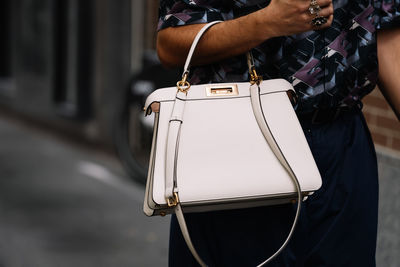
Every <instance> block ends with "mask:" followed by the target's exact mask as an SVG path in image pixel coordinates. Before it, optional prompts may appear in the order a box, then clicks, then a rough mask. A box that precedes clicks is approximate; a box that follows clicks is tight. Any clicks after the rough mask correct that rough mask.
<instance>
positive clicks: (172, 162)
mask: <svg viewBox="0 0 400 267" xmlns="http://www.w3.org/2000/svg"><path fill="white" fill-rule="evenodd" d="M219 22H220V21H215V22H211V23H208V24H206V25H205V26H204V27H203V28H202V29H201V30H200V31H199V33H198V34H197V35H196V37H195V39H194V41H193V44H192V46H191V48H190V50H189V54H188V57H187V59H186V63H185V67H184V71H183V74H182V82H183V83H185V82H186V78H187V75H188V73H189V66H190V61H191V58H192V56H193V53H194V50H195V48H196V46H197V43H198V41H199V40H200V38H201V36H202V35H203V34H204V32H205V31H206V30H207V29H208V28H210V27H211V26H213V25H215V24H217V23H219ZM247 57H248V64H249V71H250V76H251V75H252V71H253V70H254V62H253V60H252V58H251V54H250V53H248V56H247ZM253 74H255V75H256V76H255V79H253V77H250V78H251V81H250V83H251V86H250V97H251V105H252V108H253V112H254V116H255V118H256V120H257V123H258V126H259V128H260V130H261V131H262V133H263V135H264V137H265V139H266V141H267V143H268V144H269V146H270V147H271V150H272V151H273V152H274V154H275V156H276V157H277V159H278V160H279V161H280V163H281V164H282V166H283V167H284V168H285V169H286V171H287V172H288V174H289V176H290V177H291V179H292V180H293V183H294V184H295V187H296V191H297V210H296V215H295V218H294V220H293V224H292V227H291V230H290V232H289V234H288V236H287V238H286V240H285V241H284V242H283V244H282V245H281V247H280V248H279V249H278V250H277V251H276V252H275V253H274V254H273V255H272V256H270V257H269V258H268V259H266V260H265V261H264V262H262V263H261V264H259V265H258V266H257V267H261V266H264V265H265V264H267V263H269V262H270V261H272V260H273V259H274V258H275V257H276V256H278V255H279V254H280V253H281V252H282V250H283V249H284V248H285V247H286V245H287V244H288V243H289V240H290V239H291V237H292V235H293V232H294V229H295V227H296V224H297V221H298V218H299V214H300V209H301V200H302V195H301V188H300V184H299V181H298V180H297V177H296V175H295V173H294V172H293V170H292V169H291V167H290V165H289V163H288V161H287V160H286V158H285V156H284V154H283V153H282V150H281V149H280V148H279V145H278V144H277V142H276V140H275V138H274V136H273V134H272V132H271V130H270V128H269V126H268V122H267V120H266V118H265V116H264V115H263V112H262V107H261V100H260V87H259V84H260V82H261V80H260V78H259V77H258V76H257V74H256V73H255V71H254V72H253ZM189 86H190V85H189ZM178 88H179V82H178ZM185 99H186V93H185V92H184V91H181V90H178V92H177V97H176V99H175V104H174V108H173V111H172V116H171V119H170V122H169V128H168V137H167V152H166V153H167V155H166V166H165V186H166V188H165V189H166V191H165V197H166V199H167V203H168V205H169V206H171V207H174V212H175V214H176V217H177V220H178V223H179V227H180V228H181V232H182V235H183V237H184V239H185V242H186V244H187V245H188V248H189V250H190V251H191V253H192V254H193V256H194V258H195V259H196V260H197V262H198V263H199V264H200V265H201V266H202V267H207V265H206V264H205V262H204V261H203V260H202V259H201V257H200V256H199V254H198V253H197V251H196V249H195V247H194V245H193V243H192V241H191V238H190V235H189V231H188V228H187V225H186V220H185V217H184V214H183V211H182V207H181V204H180V202H179V189H178V188H177V187H176V173H175V167H176V156H177V151H178V142H177V140H178V139H179V135H180V127H181V124H182V122H183V112H184V107H185V101H184V100H185Z"/></svg>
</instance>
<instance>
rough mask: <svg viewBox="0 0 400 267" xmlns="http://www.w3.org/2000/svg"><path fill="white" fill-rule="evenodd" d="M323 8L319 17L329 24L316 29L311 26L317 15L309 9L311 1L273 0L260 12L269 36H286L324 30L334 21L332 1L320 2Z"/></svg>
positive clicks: (321, 0) (322, 0) (319, 0)
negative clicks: (312, 13) (325, 19)
mask: <svg viewBox="0 0 400 267" xmlns="http://www.w3.org/2000/svg"><path fill="white" fill-rule="evenodd" d="M317 2H318V5H319V6H320V7H321V11H319V16H322V17H325V18H327V20H328V21H327V23H325V24H323V25H322V26H319V27H316V26H313V25H312V24H311V21H312V19H313V18H314V17H315V15H311V14H310V11H309V10H308V8H309V7H310V0H301V1H299V0H272V1H271V3H270V4H269V5H268V6H267V7H266V8H264V9H262V10H260V11H259V12H260V13H261V14H262V15H261V16H262V17H264V20H265V27H266V28H267V27H268V34H269V36H272V37H276V36H286V35H293V34H298V33H302V32H307V31H312V30H318V29H324V28H327V27H329V26H330V25H331V24H332V21H333V4H332V0H318V1H317Z"/></svg>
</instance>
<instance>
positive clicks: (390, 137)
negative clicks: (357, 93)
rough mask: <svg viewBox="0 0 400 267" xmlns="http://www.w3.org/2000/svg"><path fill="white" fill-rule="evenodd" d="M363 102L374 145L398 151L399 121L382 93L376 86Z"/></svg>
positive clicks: (399, 145) (399, 139) (399, 144)
mask: <svg viewBox="0 0 400 267" xmlns="http://www.w3.org/2000/svg"><path fill="white" fill-rule="evenodd" d="M363 102H364V114H365V118H366V120H367V123H368V126H369V128H370V130H371V133H372V138H373V140H374V143H375V145H377V146H380V147H384V148H386V149H389V150H391V151H393V152H396V153H400V122H399V121H398V120H397V118H396V116H395V114H394V112H393V111H392V109H391V108H390V106H389V105H388V103H387V102H386V100H385V99H384V97H383V95H382V93H381V92H380V91H379V89H378V88H376V89H375V90H374V91H372V93H371V94H370V95H368V96H367V97H365V98H364V101H363Z"/></svg>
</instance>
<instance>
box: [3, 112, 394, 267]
mask: <svg viewBox="0 0 400 267" xmlns="http://www.w3.org/2000/svg"><path fill="white" fill-rule="evenodd" d="M379 163H380V165H379V167H380V168H379V170H380V174H381V178H380V179H381V186H380V192H381V193H380V195H381V202H380V221H379V223H380V224H379V242H378V252H377V259H378V260H377V261H378V265H377V266H378V267H397V266H400V253H399V252H400V199H399V198H398V196H399V195H400V160H399V159H398V158H395V157H389V156H382V155H380V156H379ZM366 197H367V196H366ZM142 201H143V188H142V186H140V185H136V184H134V183H132V182H130V181H128V179H127V177H126V175H125V174H124V171H123V170H122V168H121V166H120V164H119V162H118V161H117V160H116V159H115V158H114V157H113V156H110V155H108V154H105V153H101V152H98V151H93V150H90V149H87V148H85V147H81V146H77V145H75V144H73V143H70V142H67V141H65V140H63V139H60V138H58V137H57V136H53V135H52V134H51V133H47V132H43V131H41V130H37V129H31V128H29V127H27V126H25V125H23V124H21V123H18V122H16V121H8V120H4V118H2V117H1V116H0V237H1V238H0V267H54V266H57V267H70V266H74V267H92V266H93V267H111V266H112V267H125V266H139V267H142V266H143V267H146V266H150V267H161V266H167V243H168V227H169V217H167V218H160V217H156V218H147V217H145V216H144V214H143V212H142Z"/></svg>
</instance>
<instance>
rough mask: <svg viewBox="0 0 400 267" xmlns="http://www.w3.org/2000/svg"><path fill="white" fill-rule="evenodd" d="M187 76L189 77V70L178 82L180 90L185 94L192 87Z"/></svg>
mask: <svg viewBox="0 0 400 267" xmlns="http://www.w3.org/2000/svg"><path fill="white" fill-rule="evenodd" d="M187 77H188V72H185V73H184V74H183V76H182V80H180V81H179V82H177V83H176V86H177V87H178V90H179V91H181V92H182V93H185V94H187V91H188V90H189V88H190V83H189V82H188V81H187Z"/></svg>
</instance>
